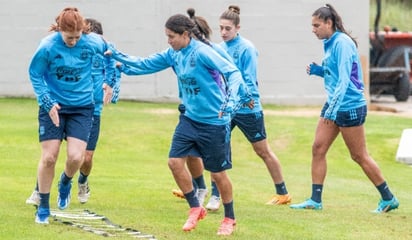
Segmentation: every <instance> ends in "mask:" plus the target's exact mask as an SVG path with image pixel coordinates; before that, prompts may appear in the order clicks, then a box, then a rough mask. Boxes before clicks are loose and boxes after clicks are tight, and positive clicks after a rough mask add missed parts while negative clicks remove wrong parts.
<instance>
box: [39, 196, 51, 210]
mask: <svg viewBox="0 0 412 240" xmlns="http://www.w3.org/2000/svg"><path fill="white" fill-rule="evenodd" d="M39 195H40V205H39V207H41V208H50V203H49V202H50V193H39Z"/></svg>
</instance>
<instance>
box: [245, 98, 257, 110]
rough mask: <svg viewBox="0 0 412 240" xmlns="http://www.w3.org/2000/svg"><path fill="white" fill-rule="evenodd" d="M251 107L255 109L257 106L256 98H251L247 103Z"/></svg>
mask: <svg viewBox="0 0 412 240" xmlns="http://www.w3.org/2000/svg"><path fill="white" fill-rule="evenodd" d="M246 105H247V106H248V107H249V108H250V109H253V108H254V107H255V100H253V99H251V100H250V101H249V102H248V103H247V104H246Z"/></svg>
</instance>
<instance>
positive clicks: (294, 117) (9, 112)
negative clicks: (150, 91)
mask: <svg viewBox="0 0 412 240" xmlns="http://www.w3.org/2000/svg"><path fill="white" fill-rule="evenodd" d="M176 107H177V104H155V103H138V102H126V101H121V102H119V103H118V104H117V105H111V106H108V107H106V108H105V109H104V111H103V117H102V130H101V136H100V141H99V145H98V148H97V151H96V153H95V159H94V163H95V164H94V168H93V171H92V174H91V176H90V179H89V181H90V187H91V191H92V195H91V198H90V200H89V202H88V203H87V204H85V205H81V204H79V203H78V201H77V197H76V195H77V184H74V185H73V188H72V194H73V196H72V203H71V205H70V207H69V209H68V210H71V209H89V210H91V211H94V212H96V213H99V214H102V215H105V216H107V217H108V218H109V219H110V220H111V221H112V222H114V223H117V224H120V225H122V226H124V227H130V228H134V229H138V230H140V231H142V232H144V233H150V234H153V235H154V236H155V237H156V238H157V239H159V240H160V239H172V240H175V239H199V240H200V239H208V240H209V239H221V237H217V236H216V231H217V228H218V226H219V223H220V221H221V219H222V217H223V211H222V209H221V210H219V212H217V213H209V214H208V216H207V217H206V218H205V219H204V220H203V221H201V222H200V223H199V225H198V227H197V229H195V230H194V231H192V232H190V233H185V232H183V231H182V230H181V227H182V225H183V223H184V222H185V220H186V217H187V211H188V205H187V203H186V202H185V201H183V200H181V199H177V198H175V197H174V196H173V195H172V194H171V189H173V188H176V184H175V182H174V180H173V177H172V175H171V173H170V170H169V169H168V167H167V156H168V149H169V145H170V141H171V137H172V133H173V130H174V127H175V125H176V123H177V120H178V112H177V109H176ZM0 109H1V110H0V158H1V159H0V171H1V175H0V194H1V196H0V236H1V237H0V238H1V239H61V240H63V239H100V238H102V239H103V238H104V237H100V236H97V235H94V234H92V233H88V232H85V231H82V230H81V229H77V228H73V227H70V226H66V225H63V224H60V223H58V222H53V221H51V223H50V224H49V225H47V226H41V225H38V224H35V223H34V212H35V209H34V208H33V207H32V206H28V205H26V204H25V200H26V198H27V197H28V196H29V195H30V194H31V192H32V190H33V187H34V184H35V181H36V169H37V164H38V160H39V158H40V145H39V143H38V140H37V139H38V135H37V111H38V107H37V105H36V102H35V100H34V99H7V98H4V99H0ZM286 110H287V112H292V113H294V114H286ZM319 110H320V107H319V108H311V109H309V110H308V109H306V111H299V110H298V109H295V108H286V107H277V106H272V105H265V112H267V114H266V118H265V119H266V127H267V133H268V139H269V142H270V145H271V146H272V149H273V150H274V151H275V152H276V154H277V155H278V157H279V158H280V160H281V163H282V167H283V173H284V177H285V180H286V184H287V187H288V190H289V192H290V193H291V195H292V197H293V202H294V203H296V202H300V201H303V200H305V199H306V198H307V197H309V196H310V190H311V181H310V179H311V177H310V161H311V159H310V156H311V144H312V139H313V134H314V128H315V126H316V122H317V117H316V115H317V112H318V111H319ZM311 112H315V114H311ZM411 122H412V119H411V118H405V117H398V116H394V115H380V114H376V113H373V112H372V113H371V114H370V115H369V116H368V118H367V122H366V125H365V127H366V134H367V144H368V149H369V151H370V153H371V155H372V156H373V157H374V158H375V159H376V161H377V162H378V164H379V165H380V167H381V169H382V171H383V173H384V176H385V178H386V180H387V182H388V183H389V186H390V187H391V189H392V191H393V192H394V193H395V194H396V195H397V197H398V199H399V201H400V203H401V205H400V208H399V209H398V210H395V211H393V212H389V213H387V214H382V215H376V214H373V213H371V210H373V209H375V208H376V206H377V202H378V200H379V194H378V192H377V190H376V189H375V187H374V186H373V185H372V184H371V183H370V182H369V180H368V179H367V178H366V176H365V175H364V174H363V172H362V171H361V169H360V168H359V167H358V166H357V165H356V164H355V163H354V162H352V161H351V159H350V157H349V155H348V152H347V150H346V148H345V146H344V145H343V142H342V140H341V138H340V137H339V138H338V140H337V141H336V142H335V144H334V145H333V146H332V149H331V150H330V153H329V155H328V159H329V165H328V176H327V179H326V183H325V188H324V198H323V204H324V210H322V211H311V210H309V211H306V210H302V211H301V210H292V209H290V208H289V207H287V206H267V205H265V204H264V203H265V202H266V201H267V200H268V199H269V198H270V197H271V195H272V194H273V193H274V187H273V184H272V182H271V180H270V177H269V174H268V172H267V170H266V168H265V166H264V164H263V162H262V161H261V160H260V159H259V158H258V157H257V156H256V155H255V154H254V153H253V150H252V148H251V146H250V144H249V143H248V142H247V140H246V139H245V138H244V137H243V136H242V135H241V134H240V131H238V130H235V131H234V132H233V137H232V146H233V148H232V151H233V162H234V166H233V169H232V170H230V171H229V175H230V177H231V179H232V182H233V186H234V201H235V202H234V203H235V213H236V217H237V229H236V232H235V233H234V235H233V236H231V237H227V238H230V239H245V240H252V239H282V240H283V239H316V240H318V239H382V240H383V239H385V240H387V239H397V240H399V239H412V229H411V222H412V205H411V203H412V194H411V193H412V184H411V183H410V182H411V178H412V168H411V167H410V166H407V165H405V164H401V163H398V162H396V161H395V155H396V151H397V146H398V143H399V140H400V136H401V133H402V130H403V129H405V128H410V127H411ZM64 155H65V145H64V144H63V146H62V149H61V157H60V159H59V161H58V164H57V167H56V177H55V181H54V184H53V185H54V187H53V188H52V192H51V206H52V208H56V198H57V176H59V175H60V173H61V172H62V170H63V166H64V162H65V159H64ZM205 176H206V179H207V181H209V174H208V173H206V174H205ZM75 178H76V179H77V175H76V176H75ZM116 239H120V238H116Z"/></svg>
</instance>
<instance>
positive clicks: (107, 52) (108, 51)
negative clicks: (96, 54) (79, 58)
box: [104, 50, 112, 57]
mask: <svg viewBox="0 0 412 240" xmlns="http://www.w3.org/2000/svg"><path fill="white" fill-rule="evenodd" d="M104 55H105V56H108V57H110V56H112V50H107V51H106V52H104Z"/></svg>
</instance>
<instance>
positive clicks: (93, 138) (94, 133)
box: [86, 115, 100, 151]
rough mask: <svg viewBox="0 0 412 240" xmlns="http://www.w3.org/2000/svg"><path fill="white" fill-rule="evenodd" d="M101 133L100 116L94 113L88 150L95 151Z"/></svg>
mask: <svg viewBox="0 0 412 240" xmlns="http://www.w3.org/2000/svg"><path fill="white" fill-rule="evenodd" d="M99 135H100V116H99V115H94V116H93V125H92V129H91V130H90V137H89V141H87V147H86V150H87V151H94V150H95V149H96V145H97V141H98V140H99Z"/></svg>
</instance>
